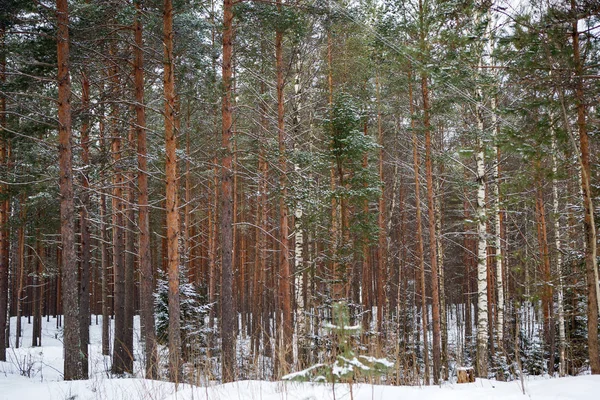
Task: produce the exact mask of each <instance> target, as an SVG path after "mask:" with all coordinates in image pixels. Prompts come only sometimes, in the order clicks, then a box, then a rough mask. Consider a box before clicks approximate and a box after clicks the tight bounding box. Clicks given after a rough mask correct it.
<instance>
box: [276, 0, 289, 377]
mask: <svg viewBox="0 0 600 400" xmlns="http://www.w3.org/2000/svg"><path fill="white" fill-rule="evenodd" d="M281 7H282V5H281V0H278V1H277V8H278V10H279V12H281ZM275 63H276V66H275V69H276V73H277V139H278V144H279V174H280V175H279V195H280V197H279V229H280V231H279V271H280V285H279V290H280V298H281V300H280V303H279V304H280V306H281V316H282V320H281V322H282V325H281V333H282V343H281V345H282V346H281V352H282V354H281V357H282V359H281V362H282V366H283V368H281V369H280V370H279V371H280V372H281V373H284V374H285V373H287V372H288V368H289V366H290V365H292V363H293V361H294V354H293V348H292V335H293V330H292V306H291V304H292V302H291V293H290V292H291V290H290V253H289V239H288V236H289V218H288V209H287V204H286V201H287V176H286V174H287V158H286V155H285V152H286V148H285V140H286V133H285V119H284V118H285V110H284V92H283V90H284V81H283V32H282V31H281V30H277V32H276V33H275Z"/></svg>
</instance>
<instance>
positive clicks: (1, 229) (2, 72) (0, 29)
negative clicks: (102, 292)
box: [0, 20, 9, 361]
mask: <svg viewBox="0 0 600 400" xmlns="http://www.w3.org/2000/svg"><path fill="white" fill-rule="evenodd" d="M0 46H1V50H0V85H3V84H4V83H5V82H6V51H5V46H6V40H5V27H4V26H3V21H2V20H0ZM5 129H6V97H5V96H4V94H0V166H2V167H5V166H6V165H7V164H8V146H9V143H8V139H7V137H6V131H5ZM7 193H8V186H7V185H5V184H0V194H1V195H2V197H3V199H2V200H1V201H0V361H6V344H7V342H8V335H7V330H6V326H7V322H8V320H7V316H8V251H6V249H7V248H8V243H9V231H8V226H7V223H8V217H9V213H8V204H9V200H8V198H4V197H7Z"/></svg>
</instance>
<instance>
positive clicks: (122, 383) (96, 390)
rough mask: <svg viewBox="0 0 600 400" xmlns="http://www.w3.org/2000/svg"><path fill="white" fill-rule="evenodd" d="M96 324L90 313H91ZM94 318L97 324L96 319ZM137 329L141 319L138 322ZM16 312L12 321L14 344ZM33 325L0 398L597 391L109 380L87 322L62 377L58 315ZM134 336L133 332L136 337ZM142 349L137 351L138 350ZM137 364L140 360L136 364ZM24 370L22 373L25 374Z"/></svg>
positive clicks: (306, 397)
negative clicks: (37, 329)
mask: <svg viewBox="0 0 600 400" xmlns="http://www.w3.org/2000/svg"><path fill="white" fill-rule="evenodd" d="M94 322H95V318H94ZM99 322H101V321H100V320H99ZM135 322H136V323H135V328H136V332H139V319H138V318H136V321H135ZM15 326H16V320H15V318H12V319H11V329H12V332H11V333H12V334H11V342H12V343H14V329H15ZM31 328H32V326H31V325H30V324H27V319H26V318H23V344H24V345H25V346H24V347H21V348H19V349H14V348H11V349H9V350H8V354H7V356H8V358H9V361H8V362H0V400H133V399H144V400H146V399H147V400H175V399H178V400H179V399H181V400H184V399H185V400H197V399H200V400H203V399H206V400H208V399H210V400H219V399H222V400H226V399H235V400H283V399H289V400H329V399H334V398H335V399H337V400H346V399H348V400H349V399H354V400H388V399H389V400H394V399H399V400H400V399H401V400H480V399H489V400H491V399H502V400H511V399H532V400H548V399H551V400H559V399H565V400H567V399H572V400H588V399H589V400H592V399H597V398H598V396H599V395H600V376H589V375H588V376H579V377H570V378H561V379H549V378H539V377H538V378H536V379H533V378H529V379H526V380H525V395H524V394H523V389H522V387H521V383H520V382H518V381H515V382H496V381H489V380H477V382H476V383H473V384H463V385H456V384H444V385H443V386H441V387H397V386H396V387H394V386H373V385H353V386H352V388H350V387H349V386H348V385H340V384H338V385H335V396H334V391H333V389H332V386H331V385H329V384H311V383H294V382H286V383H283V382H263V381H241V382H236V383H231V384H226V385H217V384H214V385H209V386H206V387H198V386H190V385H179V387H178V388H177V390H176V388H175V386H174V385H173V384H172V383H168V382H159V381H150V380H146V379H140V378H126V379H116V378H109V376H108V374H107V373H106V371H107V369H109V368H110V360H109V359H108V358H107V357H104V356H102V355H101V354H100V338H101V336H100V334H101V325H95V323H94V324H93V325H92V326H91V330H90V337H91V342H92V345H91V347H90V359H91V361H90V379H88V380H85V381H77V382H64V381H62V368H63V366H62V363H63V361H62V343H61V340H60V339H61V334H60V330H59V329H57V328H56V320H55V319H52V318H51V319H50V321H49V322H46V319H44V324H43V330H42V336H43V337H42V345H43V346H42V347H41V348H31V347H30V346H31ZM136 336H138V335H136ZM136 354H139V349H136ZM136 368H139V364H137V367H136ZM23 375H26V376H23Z"/></svg>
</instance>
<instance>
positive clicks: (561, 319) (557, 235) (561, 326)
mask: <svg viewBox="0 0 600 400" xmlns="http://www.w3.org/2000/svg"><path fill="white" fill-rule="evenodd" d="M550 120H551V128H550V129H551V133H552V211H553V218H554V244H555V247H556V271H557V274H558V346H559V347H558V348H559V355H560V365H559V369H558V374H559V375H560V376H565V371H566V354H565V353H566V341H565V307H564V295H563V276H562V262H563V260H562V246H561V242H560V241H561V227H560V215H559V204H558V185H557V182H556V173H557V171H558V162H557V160H556V153H557V151H558V149H557V146H556V132H555V130H554V125H553V124H554V117H553V115H552V113H551V114H550Z"/></svg>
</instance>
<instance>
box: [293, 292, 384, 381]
mask: <svg viewBox="0 0 600 400" xmlns="http://www.w3.org/2000/svg"><path fill="white" fill-rule="evenodd" d="M323 327H324V328H325V329H327V330H329V331H330V332H331V335H332V337H333V343H334V346H333V352H332V353H333V354H332V359H331V361H330V362H328V363H319V364H315V365H312V366H310V367H308V368H306V369H303V370H301V371H298V372H294V373H291V374H288V375H285V376H283V377H282V379H283V380H288V381H300V382H306V381H311V382H329V383H333V384H335V383H337V382H341V383H352V382H353V381H355V380H356V379H357V378H358V377H359V376H361V375H362V376H381V375H384V374H385V373H386V371H387V370H388V369H390V368H391V367H393V366H394V363H393V362H391V361H389V360H387V359H385V358H375V357H371V356H367V355H359V356H357V355H356V353H355V352H354V349H353V346H352V343H353V342H354V341H355V338H356V337H357V336H358V334H359V333H360V325H350V317H349V315H348V306H347V305H346V303H345V302H341V301H340V302H337V303H334V304H333V307H332V322H331V323H326V324H325V325H324V326H323Z"/></svg>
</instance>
